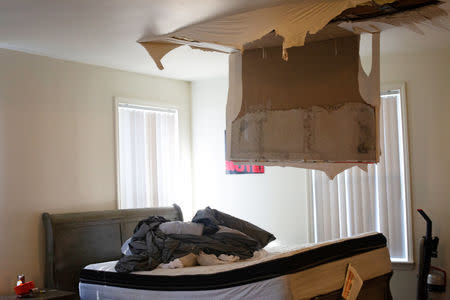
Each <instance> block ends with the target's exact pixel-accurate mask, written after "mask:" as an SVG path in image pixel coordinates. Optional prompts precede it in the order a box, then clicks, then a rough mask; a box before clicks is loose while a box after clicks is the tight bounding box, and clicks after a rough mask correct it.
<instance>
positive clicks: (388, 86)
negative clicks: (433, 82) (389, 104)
mask: <svg viewBox="0 0 450 300" xmlns="http://www.w3.org/2000/svg"><path fill="white" fill-rule="evenodd" d="M393 91H399V94H400V109H401V115H400V116H399V117H400V118H401V125H402V128H401V134H402V140H403V145H402V148H403V160H404V164H403V170H402V171H403V172H404V178H405V182H404V194H405V207H404V209H405V212H406V224H405V226H406V240H407V245H406V252H407V253H406V258H405V260H394V261H392V264H393V266H394V267H395V268H396V269H411V268H412V267H413V265H414V247H413V232H412V205H411V187H410V185H411V173H410V158H409V135H408V117H407V115H408V112H407V104H406V84H405V83H404V82H398V83H384V84H381V88H380V97H381V96H382V95H383V94H388V93H390V92H393ZM306 186H307V187H308V188H307V191H306V193H307V199H308V218H309V220H310V221H309V228H308V241H309V242H310V243H314V242H315V241H314V224H313V222H314V217H313V214H314V212H313V209H314V208H313V199H312V195H313V191H312V171H311V170H307V176H306Z"/></svg>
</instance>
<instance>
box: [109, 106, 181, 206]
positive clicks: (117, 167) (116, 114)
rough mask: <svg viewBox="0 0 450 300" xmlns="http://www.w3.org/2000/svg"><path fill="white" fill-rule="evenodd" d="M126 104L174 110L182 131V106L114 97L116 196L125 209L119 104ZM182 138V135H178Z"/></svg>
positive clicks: (118, 204) (117, 201)
mask: <svg viewBox="0 0 450 300" xmlns="http://www.w3.org/2000/svg"><path fill="white" fill-rule="evenodd" d="M121 104H125V105H129V106H131V107H133V106H134V107H142V108H147V109H153V110H155V111H158V110H159V111H174V112H175V113H176V114H177V119H178V132H180V110H181V109H182V108H181V107H179V106H177V105H167V103H162V102H160V101H155V100H143V99H134V98H126V97H113V111H114V120H113V122H114V145H115V148H114V156H115V168H114V171H115V173H116V174H115V176H114V178H115V196H116V208H117V209H124V208H122V207H121V205H120V203H121V201H120V200H121V199H120V195H121V193H120V147H119V145H120V140H119V105H121ZM178 138H179V139H180V136H178ZM180 142H181V140H179V143H180Z"/></svg>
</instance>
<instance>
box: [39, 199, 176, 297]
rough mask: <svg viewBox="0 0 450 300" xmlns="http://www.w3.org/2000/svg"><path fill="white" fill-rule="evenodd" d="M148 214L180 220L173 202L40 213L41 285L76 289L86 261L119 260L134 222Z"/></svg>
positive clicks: (89, 262)
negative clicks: (42, 245) (42, 239)
mask: <svg viewBox="0 0 450 300" xmlns="http://www.w3.org/2000/svg"><path fill="white" fill-rule="evenodd" d="M149 216H163V217H165V218H166V219H169V220H179V221H183V214H182V212H181V209H180V207H179V206H178V205H176V204H174V205H173V207H158V208H140V209H122V210H107V211H90V212H81V213H67V214H48V213H44V214H43V215H42V219H43V222H44V229H45V238H46V239H45V244H46V247H45V252H46V255H45V260H46V261H45V286H46V287H47V288H56V289H61V290H66V291H76V292H78V281H79V276H80V272H81V270H82V269H83V268H84V267H85V266H86V265H88V264H92V263H97V262H103V261H111V260H117V259H119V258H120V257H121V255H122V253H121V250H120V248H121V246H122V244H123V243H124V242H125V241H126V240H127V239H128V238H129V237H130V236H131V235H132V234H133V230H134V227H135V226H136V224H137V222H138V221H140V220H142V219H145V218H147V217H149Z"/></svg>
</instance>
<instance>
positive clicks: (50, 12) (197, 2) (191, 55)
mask: <svg viewBox="0 0 450 300" xmlns="http://www.w3.org/2000/svg"><path fill="white" fill-rule="evenodd" d="M281 1H283V0H247V1H243V0H127V1H124V0H95V1H92V0H0V48H7V49H13V50H19V51H24V52H29V53H35V54H40V55H45V56H49V57H54V58H59V59H64V60H70V61H77V62H83V63H88V64H94V65H100V66H106V67H111V68H116V69H122V70H127V71H132V72H138V73H144V74H151V75H156V76H164V77H170V78H176V79H183V80H196V79H202V78H207V77H217V76H224V75H226V74H227V72H228V70H227V69H228V66H227V63H228V58H227V55H225V54H219V53H212V52H203V51H200V50H192V49H190V48H189V47H187V46H185V47H180V48H178V49H175V50H174V51H172V52H171V53H169V54H168V55H167V56H166V57H165V58H164V59H163V64H164V66H165V70H163V71H160V70H158V69H157V67H156V65H155V64H154V63H153V61H152V59H151V58H150V57H149V56H148V54H147V53H146V51H145V50H144V48H142V47H141V46H140V45H139V44H137V43H136V41H137V40H139V39H141V38H142V37H144V36H148V35H152V34H164V33H168V32H170V31H173V30H175V29H178V28H180V27H183V26H186V25H189V24H192V23H196V22H199V21H202V20H205V19H208V18H212V17H215V16H218V15H223V14H228V13H231V12H238V11H242V10H248V9H253V8H257V7H261V6H264V5H267V4H269V3H270V4H273V3H274V2H275V3H276V2H281ZM444 22H447V24H448V23H450V22H448V19H447V20H444ZM421 28H422V29H423V30H424V32H425V34H424V35H420V34H417V33H414V32H412V31H409V30H407V29H404V28H395V29H390V30H387V31H385V32H383V33H382V52H383V53H392V52H408V51H420V50H424V49H428V48H450V33H449V31H446V30H437V29H436V28H432V27H427V26H421Z"/></svg>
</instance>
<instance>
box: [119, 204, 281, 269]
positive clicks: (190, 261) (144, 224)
mask: <svg viewBox="0 0 450 300" xmlns="http://www.w3.org/2000/svg"><path fill="white" fill-rule="evenodd" d="M273 240H275V236H274V235H273V234H271V233H269V232H267V231H265V230H263V229H261V228H259V227H257V226H255V225H253V224H251V223H249V222H247V221H244V220H241V219H238V218H236V217H233V216H230V215H228V214H225V213H223V212H220V211H218V210H215V209H211V208H209V207H207V208H206V209H203V210H199V211H198V212H197V213H196V214H195V216H194V218H193V219H192V222H180V221H172V222H171V221H169V220H167V219H165V218H163V217H161V216H152V217H149V218H147V219H145V220H142V221H140V222H139V223H138V224H137V226H136V228H135V229H134V233H133V236H132V237H131V238H130V239H129V240H128V241H127V242H126V243H125V244H124V245H123V246H122V252H123V253H124V255H123V256H122V258H120V259H119V261H118V262H117V264H116V267H115V269H116V271H117V272H134V271H148V270H153V269H155V268H157V267H158V266H160V267H167V268H176V267H183V266H191V265H195V264H196V263H198V262H200V263H201V262H202V261H203V262H204V264H213V263H212V262H211V260H217V261H216V263H220V262H232V261H236V260H239V259H248V258H251V257H253V255H254V253H255V252H256V251H258V250H260V249H262V248H264V247H265V246H266V245H267V244H268V243H269V242H271V241H273Z"/></svg>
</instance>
